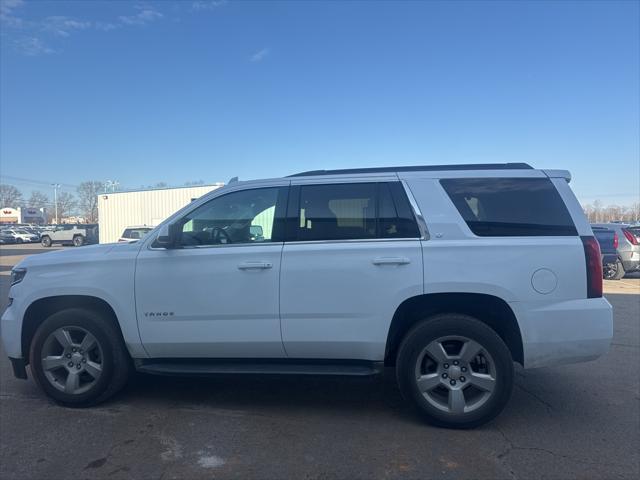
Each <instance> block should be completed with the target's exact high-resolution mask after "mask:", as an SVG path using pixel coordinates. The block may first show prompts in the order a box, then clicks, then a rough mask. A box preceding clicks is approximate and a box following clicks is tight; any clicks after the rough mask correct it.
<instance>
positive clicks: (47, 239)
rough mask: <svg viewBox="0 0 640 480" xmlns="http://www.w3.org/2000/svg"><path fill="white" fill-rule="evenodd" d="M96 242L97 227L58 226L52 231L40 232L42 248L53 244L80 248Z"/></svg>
mask: <svg viewBox="0 0 640 480" xmlns="http://www.w3.org/2000/svg"><path fill="white" fill-rule="evenodd" d="M97 241H98V226H97V225H93V224H87V225H59V226H56V228H55V229H54V230H53V231H45V232H42V234H41V236H40V242H41V243H42V246H43V247H50V246H51V245H53V244H56V243H58V244H61V245H73V246H74V247H81V246H82V245H87V244H90V243H97Z"/></svg>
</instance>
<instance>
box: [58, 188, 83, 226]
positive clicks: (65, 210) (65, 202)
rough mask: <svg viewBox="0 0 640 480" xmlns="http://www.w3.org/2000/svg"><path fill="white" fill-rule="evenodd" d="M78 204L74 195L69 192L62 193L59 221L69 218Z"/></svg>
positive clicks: (60, 196) (59, 197) (60, 194)
mask: <svg viewBox="0 0 640 480" xmlns="http://www.w3.org/2000/svg"><path fill="white" fill-rule="evenodd" d="M77 205H78V202H76V199H75V197H74V196H73V194H71V193H69V192H61V193H59V194H58V221H60V219H61V218H62V217H68V216H69V215H70V214H71V213H72V212H73V211H74V210H75V208H76V206H77Z"/></svg>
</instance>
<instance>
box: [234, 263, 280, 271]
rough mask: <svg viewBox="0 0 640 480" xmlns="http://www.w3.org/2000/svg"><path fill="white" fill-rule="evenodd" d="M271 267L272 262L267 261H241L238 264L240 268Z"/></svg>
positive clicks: (256, 268) (257, 268) (258, 268)
mask: <svg viewBox="0 0 640 480" xmlns="http://www.w3.org/2000/svg"><path fill="white" fill-rule="evenodd" d="M271 267H273V264H272V263H269V262H243V263H241V264H240V265H238V268H239V269H240V270H265V269H267V268H271Z"/></svg>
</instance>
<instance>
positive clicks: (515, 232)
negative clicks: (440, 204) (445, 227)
mask: <svg viewBox="0 0 640 480" xmlns="http://www.w3.org/2000/svg"><path fill="white" fill-rule="evenodd" d="M440 183H441V184H442V186H443V187H444V189H445V191H446V192H447V194H448V195H449V197H450V198H451V200H452V201H453V203H454V205H455V206H456V208H457V209H458V211H459V212H460V215H462V218H464V220H465V221H466V222H467V225H469V228H470V229H471V231H472V232H473V233H475V234H476V235H478V236H481V237H505V236H561V235H577V232H576V228H575V226H574V224H573V220H572V219H571V215H570V214H569V212H568V211H567V208H566V206H565V204H564V202H563V201H562V198H561V197H560V194H559V193H558V192H557V191H556V189H555V187H554V186H553V183H551V181H550V180H549V179H548V178H459V179H446V180H441V181H440Z"/></svg>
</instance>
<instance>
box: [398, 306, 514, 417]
mask: <svg viewBox="0 0 640 480" xmlns="http://www.w3.org/2000/svg"><path fill="white" fill-rule="evenodd" d="M396 374H397V378H398V385H399V387H400V391H401V392H402V395H403V396H404V398H405V399H407V400H409V401H411V402H412V403H413V404H414V406H415V407H417V409H418V411H419V412H421V413H422V414H423V416H424V417H425V418H426V420H427V421H429V422H430V423H432V424H434V425H437V426H441V427H449V428H473V427H477V426H479V425H482V424H484V423H486V422H488V421H489V420H491V419H493V418H494V417H495V416H497V415H498V414H499V413H500V412H501V411H502V409H503V408H504V406H505V405H506V404H507V402H508V401H509V398H510V396H511V391H512V389H513V360H512V358H511V353H510V352H509V349H508V348H507V346H506V345H505V344H504V342H503V341H502V339H501V338H500V337H499V336H498V334H496V332H495V331H494V330H492V329H491V328H490V327H488V326H487V325H485V324H484V323H482V322H480V321H479V320H476V319H475V318H473V317H469V316H467V315H460V314H442V315H436V316H434V317H431V318H429V319H426V320H424V321H422V322H421V323H419V324H418V325H416V326H415V327H414V328H413V329H412V330H411V331H410V332H409V333H408V334H407V335H406V337H405V338H404V340H403V342H402V344H401V346H400V349H399V351H398V358H397V362H396Z"/></svg>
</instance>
